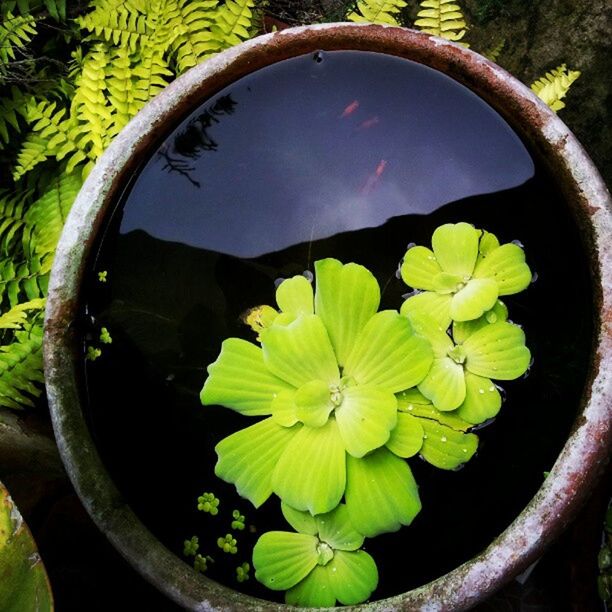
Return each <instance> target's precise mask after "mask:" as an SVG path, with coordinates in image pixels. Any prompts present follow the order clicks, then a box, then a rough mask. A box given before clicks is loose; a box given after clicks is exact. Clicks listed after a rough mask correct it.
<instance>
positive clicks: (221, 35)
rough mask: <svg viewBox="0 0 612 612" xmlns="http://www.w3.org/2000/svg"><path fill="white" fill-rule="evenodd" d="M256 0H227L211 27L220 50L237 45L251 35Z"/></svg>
mask: <svg viewBox="0 0 612 612" xmlns="http://www.w3.org/2000/svg"><path fill="white" fill-rule="evenodd" d="M254 8H255V0H226V2H225V4H224V5H223V6H221V7H220V8H219V9H218V10H217V13H216V15H215V23H214V25H213V26H212V27H211V31H212V33H213V36H214V37H215V38H216V41H217V44H218V50H221V49H227V48H228V47H231V46H233V45H237V44H239V43H241V42H242V41H244V40H247V39H248V38H249V37H250V34H249V30H250V28H251V25H252V23H253V18H254V17H253V10H252V9H254Z"/></svg>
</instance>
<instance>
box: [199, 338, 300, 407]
mask: <svg viewBox="0 0 612 612" xmlns="http://www.w3.org/2000/svg"><path fill="white" fill-rule="evenodd" d="M287 389H291V387H290V386H289V385H288V384H287V383H286V382H285V381H284V380H281V379H280V378H278V377H276V376H274V374H272V373H270V371H269V370H268V368H266V366H265V364H264V360H263V353H262V350H261V349H260V348H259V347H258V346H255V345H254V344H251V343H250V342H247V341H246V340H240V339H239V338H228V339H227V340H225V341H224V342H223V344H222V345H221V353H220V354H219V357H217V360H216V361H215V362H214V363H212V364H211V365H209V366H208V378H207V379H206V382H205V383H204V388H203V389H202V391H201V393H200V400H201V402H202V404H204V405H216V404H218V405H221V406H225V407H226V408H231V409H232V410H235V411H236V412H239V413H240V414H244V415H245V416H260V415H267V414H271V412H272V400H273V399H274V397H275V396H276V395H277V394H279V393H281V392H282V391H284V390H287Z"/></svg>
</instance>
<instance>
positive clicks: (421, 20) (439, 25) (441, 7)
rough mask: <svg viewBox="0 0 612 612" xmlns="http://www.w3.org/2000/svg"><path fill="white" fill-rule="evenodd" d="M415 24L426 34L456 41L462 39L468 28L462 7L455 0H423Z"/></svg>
mask: <svg viewBox="0 0 612 612" xmlns="http://www.w3.org/2000/svg"><path fill="white" fill-rule="evenodd" d="M414 25H415V26H416V27H417V28H419V29H420V30H421V31H423V32H425V33H426V34H432V35H433V36H439V37H440V38H445V39H446V40H452V41H454V42H457V41H460V40H461V39H462V38H463V37H464V36H465V32H466V29H467V25H466V23H465V19H464V17H463V13H462V12H461V7H460V6H459V5H458V4H457V3H456V2H455V0H423V1H422V2H421V10H420V11H419V12H418V14H417V19H416V21H415V22H414ZM461 44H463V45H464V46H466V47H467V46H468V45H467V44H466V43H461Z"/></svg>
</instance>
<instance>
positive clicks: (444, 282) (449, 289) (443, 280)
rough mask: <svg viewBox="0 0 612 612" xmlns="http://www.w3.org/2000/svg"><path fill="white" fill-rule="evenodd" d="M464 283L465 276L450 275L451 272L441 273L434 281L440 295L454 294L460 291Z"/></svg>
mask: <svg viewBox="0 0 612 612" xmlns="http://www.w3.org/2000/svg"><path fill="white" fill-rule="evenodd" d="M462 282H463V276H458V275H457V274H450V273H449V272H440V273H439V274H436V276H435V277H434V279H433V284H434V287H435V288H436V291H437V292H438V293H454V292H455V291H457V290H458V289H459V285H460V284H461V283H462Z"/></svg>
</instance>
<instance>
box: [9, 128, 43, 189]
mask: <svg viewBox="0 0 612 612" xmlns="http://www.w3.org/2000/svg"><path fill="white" fill-rule="evenodd" d="M49 155H50V152H49V149H48V148H47V141H46V140H45V139H44V138H41V137H40V136H39V135H38V134H36V133H35V132H32V133H31V134H28V136H26V138H25V140H24V141H23V143H22V145H21V150H20V151H19V153H18V154H17V160H16V163H15V168H14V169H13V180H15V181H16V180H18V179H19V178H20V177H22V176H23V175H24V174H25V173H26V172H29V171H30V170H32V168H34V167H35V166H37V165H38V164H40V163H41V162H43V161H45V160H46V159H47V158H48V157H49Z"/></svg>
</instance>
